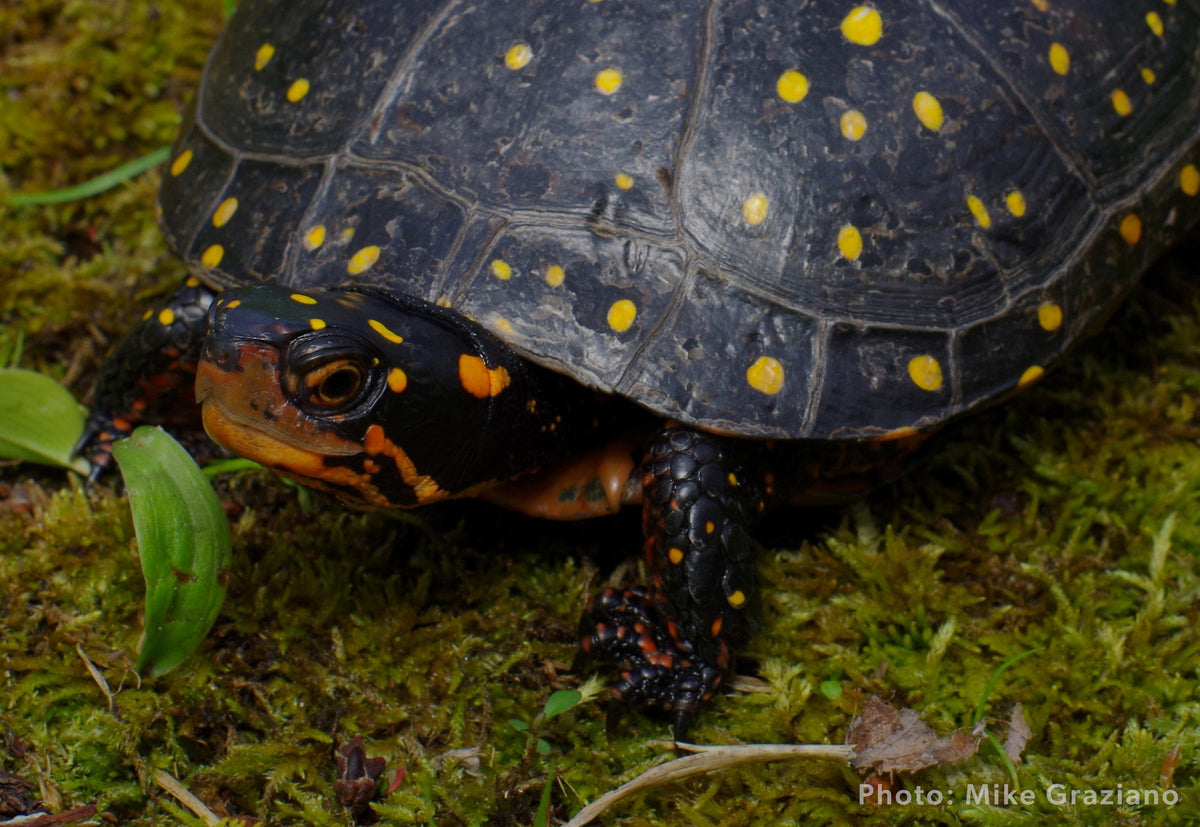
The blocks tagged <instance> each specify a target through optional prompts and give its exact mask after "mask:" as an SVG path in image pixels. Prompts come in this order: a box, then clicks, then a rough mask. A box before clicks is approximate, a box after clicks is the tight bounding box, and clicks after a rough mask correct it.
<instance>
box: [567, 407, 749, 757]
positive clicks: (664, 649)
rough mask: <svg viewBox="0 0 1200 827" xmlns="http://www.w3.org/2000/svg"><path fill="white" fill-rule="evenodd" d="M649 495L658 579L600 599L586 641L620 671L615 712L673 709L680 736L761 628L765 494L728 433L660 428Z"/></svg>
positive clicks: (645, 470)
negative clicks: (754, 608) (757, 537)
mask: <svg viewBox="0 0 1200 827" xmlns="http://www.w3.org/2000/svg"><path fill="white" fill-rule="evenodd" d="M642 498H643V499H642V527H643V532H644V535H645V554H646V567H647V569H648V571H649V573H650V580H651V585H650V586H649V587H648V588H646V587H640V586H639V587H634V588H631V589H628V590H626V591H624V592H618V591H616V590H613V589H609V590H607V591H605V592H604V593H603V594H600V595H597V596H596V597H594V598H592V600H591V601H589V603H588V606H587V609H586V610H585V612H584V616H583V620H582V621H581V624H580V632H581V635H582V638H583V640H582V647H583V651H584V653H585V654H586V655H589V656H591V657H595V658H597V659H599V660H603V661H608V662H610V663H612V664H614V665H615V666H616V668H617V670H618V672H619V674H620V678H619V680H618V682H617V684H616V686H615V688H614V694H615V696H616V697H615V699H614V700H615V704H614V707H613V708H612V709H611V710H610V715H612V714H615V713H618V712H619V710H620V708H621V707H622V706H624V705H627V704H643V705H646V706H649V707H652V708H656V709H660V710H663V711H666V712H668V713H670V714H671V716H672V723H673V725H674V734H675V738H676V739H677V740H678V739H682V738H683V737H684V735H685V733H686V731H687V729H688V726H689V725H690V723H691V720H692V716H693V714H694V713H695V711H696V709H697V708H698V707H699V705H700V704H701V703H703V702H704V701H706V700H707V699H708V698H709V697H711V696H712V694H713V692H714V691H715V690H716V688H717V687H718V686H719V685H720V683H721V680H722V677H723V674H724V671H725V669H726V668H727V666H728V665H729V662H730V658H731V651H732V647H733V646H735V645H737V644H739V643H741V642H742V641H743V640H744V639H745V638H746V637H747V636H748V634H749V632H750V631H751V625H752V620H751V617H750V612H749V608H750V606H751V604H752V603H753V600H752V598H753V597H754V596H755V589H756V584H755V562H754V543H753V540H752V539H751V537H750V532H749V527H750V525H751V524H752V523H753V521H754V520H755V519H756V518H757V516H758V513H759V511H760V503H761V500H760V498H759V495H758V492H757V490H756V486H755V485H754V484H752V482H751V480H750V479H748V477H747V475H746V474H745V473H743V469H742V468H741V467H740V466H739V464H738V462H737V459H736V457H735V456H734V455H733V454H732V453H731V452H730V451H729V450H727V448H726V445H725V443H724V441H723V440H721V439H720V438H719V437H716V436H713V435H711V434H706V433H703V432H699V431H693V430H688V429H687V428H664V429H663V430H661V431H659V432H658V433H657V434H656V435H655V437H654V439H653V441H652V442H651V444H650V446H649V450H648V451H647V454H646V459H645V462H644V464H643V467H642Z"/></svg>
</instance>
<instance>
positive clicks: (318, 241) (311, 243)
mask: <svg viewBox="0 0 1200 827" xmlns="http://www.w3.org/2000/svg"><path fill="white" fill-rule="evenodd" d="M324 243H325V225H324V224H318V225H316V226H315V227H309V228H308V232H306V233H305V234H304V249H305V250H308V251H309V252H310V253H311V252H312V251H313V250H315V249H317V248H318V247H320V246H321V245H322V244H324Z"/></svg>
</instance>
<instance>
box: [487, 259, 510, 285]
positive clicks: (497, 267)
mask: <svg viewBox="0 0 1200 827" xmlns="http://www.w3.org/2000/svg"><path fill="white" fill-rule="evenodd" d="M492 275H493V276H495V277H496V278H498V279H500V281H508V280H509V279H511V278H512V265H511V264H509V263H508V262H507V261H504V260H503V259H499V258H494V259H492Z"/></svg>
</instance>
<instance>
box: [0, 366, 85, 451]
mask: <svg viewBox="0 0 1200 827" xmlns="http://www.w3.org/2000/svg"><path fill="white" fill-rule="evenodd" d="M82 433H83V410H82V409H81V408H80V407H79V403H78V402H76V401H75V397H73V396H71V393H70V392H69V391H68V390H67V389H66V388H64V387H63V386H62V385H60V384H58V382H55V381H54V380H53V379H51V378H50V377H49V376H46V375H44V374H41V373H36V372H34V371H31V370H18V369H16V368H9V369H0V458H2V459H16V460H23V461H26V462H37V463H40V464H42V465H58V466H61V467H63V468H70V469H71V470H72V471H76V472H78V473H80V474H86V473H87V472H88V464H87V461H86V460H84V459H83V458H82V457H74V456H72V453H73V452H74V450H75V443H76V442H78V441H79V437H80V435H81V434H82Z"/></svg>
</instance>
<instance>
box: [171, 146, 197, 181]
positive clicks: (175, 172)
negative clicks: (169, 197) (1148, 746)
mask: <svg viewBox="0 0 1200 827" xmlns="http://www.w3.org/2000/svg"><path fill="white" fill-rule="evenodd" d="M191 162H192V151H191V150H190V149H185V150H184V151H183V152H181V153H179V154H178V155H176V156H175V160H174V161H172V162H171V177H172V178H178V177H179V176H180V175H182V174H183V171H184V170H185V169H187V168H188V164H190V163H191Z"/></svg>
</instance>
